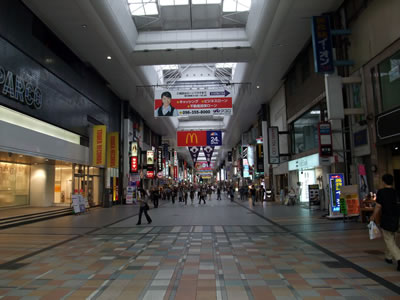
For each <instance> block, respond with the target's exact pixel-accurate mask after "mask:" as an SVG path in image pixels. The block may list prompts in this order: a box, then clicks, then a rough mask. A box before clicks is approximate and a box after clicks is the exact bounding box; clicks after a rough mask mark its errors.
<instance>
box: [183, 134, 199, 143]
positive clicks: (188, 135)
mask: <svg viewBox="0 0 400 300" xmlns="http://www.w3.org/2000/svg"><path fill="white" fill-rule="evenodd" d="M189 138H190V143H191V144H193V140H194V139H196V144H198V143H199V139H198V137H197V134H196V133H187V134H186V144H188V140H189Z"/></svg>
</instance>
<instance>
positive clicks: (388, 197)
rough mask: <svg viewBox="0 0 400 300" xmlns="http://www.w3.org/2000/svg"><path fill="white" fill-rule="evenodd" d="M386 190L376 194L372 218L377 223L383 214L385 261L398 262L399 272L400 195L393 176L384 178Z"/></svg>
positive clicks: (386, 175) (398, 268) (382, 227)
mask: <svg viewBox="0 0 400 300" xmlns="http://www.w3.org/2000/svg"><path fill="white" fill-rule="evenodd" d="M382 181H383V183H384V188H383V189H380V190H379V191H378V193H377V194H376V206H375V209H374V212H373V214H372V216H371V218H370V221H375V219H376V217H377V215H378V214H379V213H381V224H380V226H381V229H382V234H383V239H384V241H385V244H386V248H387V249H386V252H385V261H386V262H387V263H389V264H391V263H392V262H393V259H395V260H396V261H397V271H400V248H399V247H398V246H397V244H396V232H397V230H398V229H399V204H398V202H399V201H400V200H399V195H398V194H397V192H396V190H395V189H393V176H392V175H390V174H385V175H383V176H382Z"/></svg>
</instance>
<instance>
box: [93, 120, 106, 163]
mask: <svg viewBox="0 0 400 300" xmlns="http://www.w3.org/2000/svg"><path fill="white" fill-rule="evenodd" d="M106 131H107V129H106V126H105V125H95V126H93V166H96V167H104V166H105V165H106V133H107V132H106Z"/></svg>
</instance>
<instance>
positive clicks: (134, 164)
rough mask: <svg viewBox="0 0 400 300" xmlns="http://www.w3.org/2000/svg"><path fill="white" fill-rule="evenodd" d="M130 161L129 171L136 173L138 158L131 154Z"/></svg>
mask: <svg viewBox="0 0 400 300" xmlns="http://www.w3.org/2000/svg"><path fill="white" fill-rule="evenodd" d="M130 162H131V173H137V172H138V158H137V156H131V159H130Z"/></svg>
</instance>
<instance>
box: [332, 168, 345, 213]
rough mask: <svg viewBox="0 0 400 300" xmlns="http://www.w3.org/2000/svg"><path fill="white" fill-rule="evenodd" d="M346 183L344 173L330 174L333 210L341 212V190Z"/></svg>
mask: <svg viewBox="0 0 400 300" xmlns="http://www.w3.org/2000/svg"><path fill="white" fill-rule="evenodd" d="M343 184H344V176H343V174H329V192H330V200H331V207H332V212H334V213H340V190H341V188H342V185H343Z"/></svg>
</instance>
